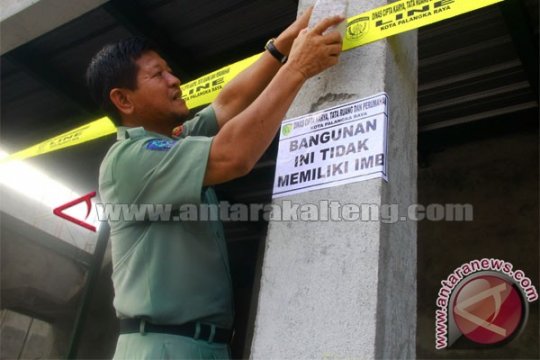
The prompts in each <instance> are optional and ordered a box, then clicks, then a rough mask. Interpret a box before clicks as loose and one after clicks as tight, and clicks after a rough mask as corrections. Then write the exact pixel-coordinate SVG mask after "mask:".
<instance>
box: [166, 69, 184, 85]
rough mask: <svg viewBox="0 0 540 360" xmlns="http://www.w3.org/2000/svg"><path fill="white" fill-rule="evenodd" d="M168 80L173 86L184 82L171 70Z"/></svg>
mask: <svg viewBox="0 0 540 360" xmlns="http://www.w3.org/2000/svg"><path fill="white" fill-rule="evenodd" d="M167 82H168V83H169V84H170V85H171V86H180V84H181V83H182V82H181V81H180V79H179V78H177V77H176V76H174V74H172V73H170V72H167Z"/></svg>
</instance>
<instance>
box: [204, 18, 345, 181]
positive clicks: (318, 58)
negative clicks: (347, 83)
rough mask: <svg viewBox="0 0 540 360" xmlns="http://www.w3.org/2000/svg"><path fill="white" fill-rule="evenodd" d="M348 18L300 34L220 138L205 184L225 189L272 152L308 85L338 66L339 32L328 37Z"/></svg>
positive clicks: (215, 143)
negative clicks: (332, 28) (331, 29)
mask: <svg viewBox="0 0 540 360" xmlns="http://www.w3.org/2000/svg"><path fill="white" fill-rule="evenodd" d="M343 20H344V18H342V17H338V16H336V17H331V18H326V19H324V20H322V21H321V22H320V23H319V24H317V25H316V26H315V27H314V28H313V29H311V30H308V29H304V30H302V31H301V32H300V34H299V35H298V37H297V38H296V40H295V41H294V43H293V45H292V49H291V52H290V55H289V61H288V62H287V63H286V64H285V65H284V66H282V67H281V68H280V69H279V70H278V71H277V74H276V75H275V76H274V77H273V79H272V80H271V81H270V83H269V84H268V86H267V87H266V88H265V89H264V90H262V93H261V94H260V95H259V96H258V97H257V98H256V99H255V101H253V102H252V103H251V104H250V105H249V106H248V107H247V108H246V109H245V110H244V111H242V112H240V113H239V114H238V115H236V116H234V117H233V118H232V119H231V120H230V121H228V122H226V123H225V124H224V125H223V127H222V128H221V130H220V131H219V133H218V134H217V135H216V136H215V137H214V140H213V142H212V147H211V149H210V155H209V158H208V163H207V167H206V173H205V178H204V185H213V184H219V183H222V182H225V181H228V180H231V179H234V178H237V177H240V176H243V175H245V174H247V173H248V172H249V171H251V169H252V168H253V166H255V163H256V162H257V161H258V160H259V158H260V157H261V156H262V154H263V153H264V151H265V150H266V149H267V148H268V146H269V145H270V143H271V142H272V139H273V138H274V136H275V134H276V132H277V131H278V129H279V127H280V124H281V121H282V120H283V118H284V116H285V114H286V112H287V110H288V109H289V107H290V105H291V103H292V102H293V100H294V98H295V97H296V95H297V94H298V91H299V90H300V88H301V87H302V85H303V84H304V82H305V81H306V80H307V79H308V78H310V77H312V76H314V75H316V74H318V73H320V72H321V71H323V70H325V69H327V68H329V67H331V66H333V65H335V64H336V63H337V62H338V57H339V54H340V53H341V46H342V43H341V41H342V39H341V35H340V34H339V33H338V32H330V33H328V34H326V35H322V34H323V32H324V31H325V30H326V29H327V28H329V27H330V26H333V25H337V24H338V23H340V22H341V21H343Z"/></svg>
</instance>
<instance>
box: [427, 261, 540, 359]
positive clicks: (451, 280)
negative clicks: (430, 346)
mask: <svg viewBox="0 0 540 360" xmlns="http://www.w3.org/2000/svg"><path fill="white" fill-rule="evenodd" d="M513 268H514V267H513V265H512V264H511V263H509V262H507V261H504V260H499V259H481V260H472V261H470V262H468V263H465V264H463V265H461V266H460V267H459V268H457V269H456V270H454V271H453V272H452V273H451V274H450V275H449V276H448V278H447V279H446V280H443V281H441V285H442V287H441V289H440V290H439V293H438V297H437V307H438V308H439V309H438V310H437V311H436V316H435V348H437V349H444V348H448V347H452V346H457V343H458V340H460V341H459V343H460V347H466V348H476V347H478V346H493V345H497V346H500V345H503V344H505V343H507V342H509V341H511V340H512V339H514V338H516V337H517V336H518V335H519V334H520V332H521V330H523V328H524V326H525V324H526V322H527V316H528V308H529V303H531V302H534V301H536V300H537V299H538V292H537V291H536V288H535V287H534V285H533V284H532V281H531V279H529V278H528V277H526V276H525V273H524V272H523V271H521V270H513ZM463 338H465V341H461V340H463Z"/></svg>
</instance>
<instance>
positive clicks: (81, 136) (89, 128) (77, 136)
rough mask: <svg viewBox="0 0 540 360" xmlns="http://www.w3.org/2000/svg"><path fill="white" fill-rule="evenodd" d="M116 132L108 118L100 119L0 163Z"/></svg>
mask: <svg viewBox="0 0 540 360" xmlns="http://www.w3.org/2000/svg"><path fill="white" fill-rule="evenodd" d="M115 132H116V127H115V126H114V124H113V122H112V121H111V120H110V119H109V118H108V117H102V118H100V119H98V120H95V121H92V122H90V123H88V124H85V125H83V126H80V127H78V128H76V129H73V130H70V131H68V132H65V133H63V134H61V135H58V136H55V137H53V138H51V139H48V140H45V141H43V142H41V143H39V144H37V145H34V146H32V147H29V148H27V149H25V150H21V151H19V152H16V153H14V154H11V155H10V156H9V157H7V158H5V159H3V160H2V161H0V162H4V161H8V160H23V159H27V158H29V157H32V156H36V155H41V154H45V153H49V152H52V151H56V150H60V149H63V148H66V147H69V146H74V145H78V144H82V143H84V142H87V141H90V140H94V139H97V138H100V137H102V136H105V135H109V134H113V133H115Z"/></svg>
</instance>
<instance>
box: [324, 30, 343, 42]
mask: <svg viewBox="0 0 540 360" xmlns="http://www.w3.org/2000/svg"><path fill="white" fill-rule="evenodd" d="M322 37H323V41H324V43H325V44H327V45H330V44H338V43H339V44H341V43H342V42H343V39H342V37H341V34H340V33H339V32H337V31H331V32H329V33H328V34H325V35H323V36H322Z"/></svg>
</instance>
